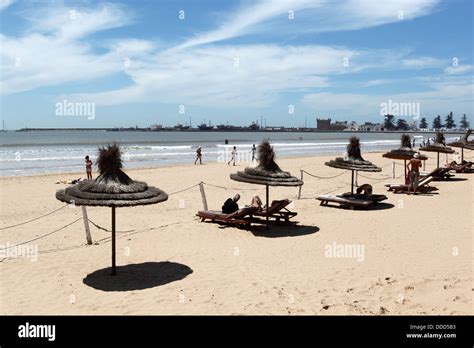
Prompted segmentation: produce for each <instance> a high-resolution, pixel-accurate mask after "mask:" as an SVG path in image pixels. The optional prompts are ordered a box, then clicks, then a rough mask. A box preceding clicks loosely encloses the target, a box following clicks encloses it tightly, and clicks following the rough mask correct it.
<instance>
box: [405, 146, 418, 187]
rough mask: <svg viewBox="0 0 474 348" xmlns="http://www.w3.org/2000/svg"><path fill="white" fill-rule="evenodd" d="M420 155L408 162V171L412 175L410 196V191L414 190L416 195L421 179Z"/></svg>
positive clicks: (415, 155)
mask: <svg viewBox="0 0 474 348" xmlns="http://www.w3.org/2000/svg"><path fill="white" fill-rule="evenodd" d="M419 157H420V155H419V154H418V153H415V154H414V155H413V158H412V159H411V160H410V162H408V164H407V169H408V173H409V175H410V185H409V186H408V194H410V189H411V188H413V194H416V189H417V188H418V179H419V178H420V168H421V161H420V160H419V159H418V158H419Z"/></svg>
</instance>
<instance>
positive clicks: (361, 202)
mask: <svg viewBox="0 0 474 348" xmlns="http://www.w3.org/2000/svg"><path fill="white" fill-rule="evenodd" d="M317 199H318V200H320V201H321V204H320V205H328V203H330V202H331V203H338V204H339V205H340V206H346V207H350V208H354V207H355V208H369V207H370V206H372V205H373V204H374V201H372V200H367V199H358V198H352V197H343V196H334V195H322V196H319V197H318V198H317Z"/></svg>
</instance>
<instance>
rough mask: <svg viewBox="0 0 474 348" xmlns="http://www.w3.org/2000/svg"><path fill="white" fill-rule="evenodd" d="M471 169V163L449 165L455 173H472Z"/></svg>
mask: <svg viewBox="0 0 474 348" xmlns="http://www.w3.org/2000/svg"><path fill="white" fill-rule="evenodd" d="M471 167H472V162H467V163H464V164H451V165H450V168H451V169H452V170H455V171H456V173H472V172H473V169H472V168H471Z"/></svg>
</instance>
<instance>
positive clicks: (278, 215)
mask: <svg viewBox="0 0 474 348" xmlns="http://www.w3.org/2000/svg"><path fill="white" fill-rule="evenodd" d="M290 203H291V201H290V200H289V199H282V200H275V201H273V202H272V204H271V205H270V207H269V208H268V209H262V210H259V211H257V212H255V213H254V216H261V217H266V216H267V214H268V215H269V218H273V219H276V220H277V221H280V219H283V220H284V221H286V222H288V221H289V220H290V219H291V218H292V217H294V216H296V215H298V213H295V212H293V211H290V210H288V209H287V208H286V207H287V206H288V205H289V204H290Z"/></svg>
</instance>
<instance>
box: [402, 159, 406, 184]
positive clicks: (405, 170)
mask: <svg viewBox="0 0 474 348" xmlns="http://www.w3.org/2000/svg"><path fill="white" fill-rule="evenodd" d="M403 162H404V163H405V165H404V168H405V179H404V180H406V177H407V160H406V159H404V160H403Z"/></svg>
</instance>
